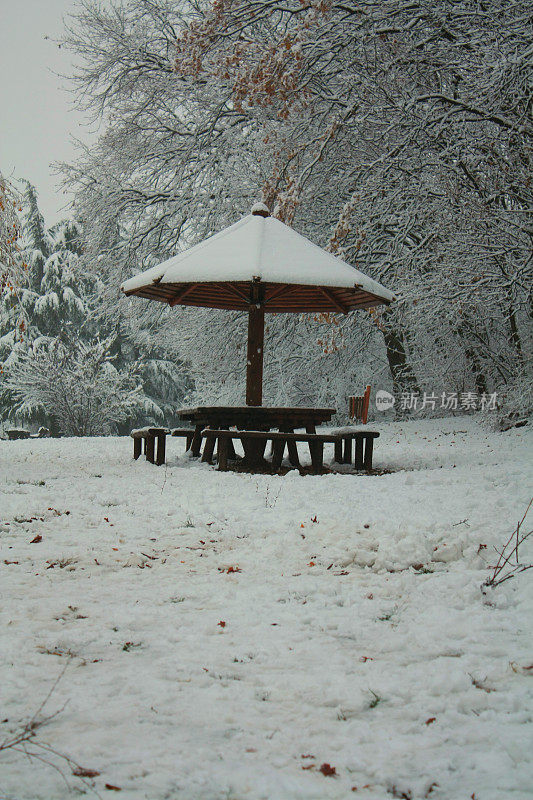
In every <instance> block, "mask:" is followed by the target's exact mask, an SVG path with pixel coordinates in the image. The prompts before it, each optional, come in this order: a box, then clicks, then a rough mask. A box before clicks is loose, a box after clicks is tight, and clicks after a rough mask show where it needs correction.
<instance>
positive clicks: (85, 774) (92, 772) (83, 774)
mask: <svg viewBox="0 0 533 800" xmlns="http://www.w3.org/2000/svg"><path fill="white" fill-rule="evenodd" d="M72 774H73V775H75V776H76V777H77V778H96V776H97V775H100V773H99V772H98V770H97V769H85V767H76V769H73V770H72Z"/></svg>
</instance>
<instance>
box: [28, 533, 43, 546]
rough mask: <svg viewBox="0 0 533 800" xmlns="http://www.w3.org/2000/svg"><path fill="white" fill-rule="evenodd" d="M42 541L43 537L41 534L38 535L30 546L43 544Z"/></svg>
mask: <svg viewBox="0 0 533 800" xmlns="http://www.w3.org/2000/svg"><path fill="white" fill-rule="evenodd" d="M42 540H43V537H42V536H41V534H40V533H38V534H37V536H36V537H35V539H32V540H31V542H30V544H39V542H42Z"/></svg>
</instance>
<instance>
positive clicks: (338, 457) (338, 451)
mask: <svg viewBox="0 0 533 800" xmlns="http://www.w3.org/2000/svg"><path fill="white" fill-rule="evenodd" d="M334 460H335V463H337V464H342V439H337V441H336V442H335V456H334Z"/></svg>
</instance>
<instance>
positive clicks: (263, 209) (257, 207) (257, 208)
mask: <svg viewBox="0 0 533 800" xmlns="http://www.w3.org/2000/svg"><path fill="white" fill-rule="evenodd" d="M252 215H253V216H254V217H269V216H270V211H269V210H268V206H266V205H265V204H264V203H254V204H253V206H252Z"/></svg>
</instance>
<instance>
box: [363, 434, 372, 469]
mask: <svg viewBox="0 0 533 800" xmlns="http://www.w3.org/2000/svg"><path fill="white" fill-rule="evenodd" d="M373 450H374V437H373V436H368V437H367V439H366V446H365V469H372V452H373Z"/></svg>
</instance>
